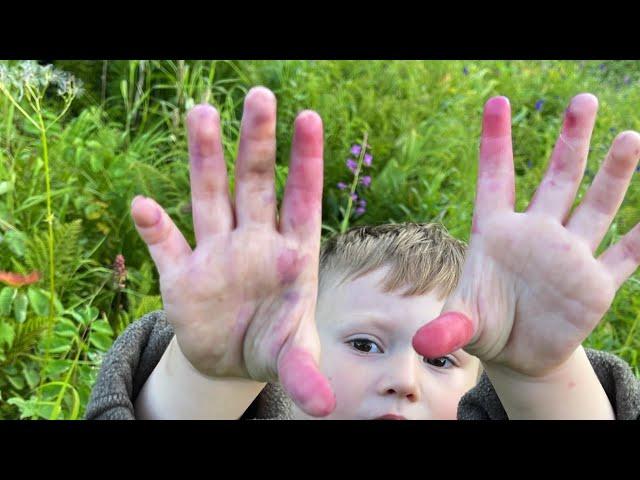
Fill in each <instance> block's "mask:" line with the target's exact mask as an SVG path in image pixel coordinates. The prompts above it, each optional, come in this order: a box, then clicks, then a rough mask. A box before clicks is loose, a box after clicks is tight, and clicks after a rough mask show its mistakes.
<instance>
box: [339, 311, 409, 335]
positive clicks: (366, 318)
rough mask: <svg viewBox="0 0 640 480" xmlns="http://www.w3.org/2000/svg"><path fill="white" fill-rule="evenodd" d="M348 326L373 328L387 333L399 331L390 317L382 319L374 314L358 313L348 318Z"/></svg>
mask: <svg viewBox="0 0 640 480" xmlns="http://www.w3.org/2000/svg"><path fill="white" fill-rule="evenodd" d="M347 325H348V326H349V327H350V328H353V327H369V328H371V327H373V328H377V329H380V330H384V331H386V332H393V331H395V330H397V329H398V327H397V325H394V324H393V322H392V321H391V320H390V319H389V317H382V316H380V315H377V314H374V313H358V314H354V315H351V316H349V317H348V320H347Z"/></svg>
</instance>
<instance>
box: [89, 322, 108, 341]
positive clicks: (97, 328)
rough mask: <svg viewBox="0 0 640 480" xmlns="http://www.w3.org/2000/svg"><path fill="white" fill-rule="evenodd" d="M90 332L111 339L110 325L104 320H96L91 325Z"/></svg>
mask: <svg viewBox="0 0 640 480" xmlns="http://www.w3.org/2000/svg"><path fill="white" fill-rule="evenodd" d="M91 331H92V332H95V333H99V334H102V335H106V336H108V337H110V338H111V337H113V330H112V329H111V325H109V322H107V321H106V320H98V321H96V322H93V324H92V325H91Z"/></svg>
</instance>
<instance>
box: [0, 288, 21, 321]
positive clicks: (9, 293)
mask: <svg viewBox="0 0 640 480" xmlns="http://www.w3.org/2000/svg"><path fill="white" fill-rule="evenodd" d="M17 294H18V290H17V289H15V288H13V287H4V288H3V289H2V291H1V292H0V317H8V316H9V314H10V313H11V304H12V303H13V300H14V299H15V298H16V295H17Z"/></svg>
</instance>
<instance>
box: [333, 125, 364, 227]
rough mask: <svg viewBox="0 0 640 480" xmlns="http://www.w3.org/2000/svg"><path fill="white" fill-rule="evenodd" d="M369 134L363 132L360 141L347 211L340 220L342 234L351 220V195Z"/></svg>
mask: <svg viewBox="0 0 640 480" xmlns="http://www.w3.org/2000/svg"><path fill="white" fill-rule="evenodd" d="M368 137H369V134H368V133H367V132H364V138H363V139H362V148H361V149H360V155H359V156H358V166H357V167H356V171H355V173H354V174H353V182H351V189H350V190H349V200H348V203H347V211H346V212H345V214H344V218H343V219H342V224H341V225H340V233H344V232H346V231H347V228H348V227H349V219H350V218H351V208H352V207H353V194H354V193H355V192H356V188H357V187H358V177H359V176H360V170H361V169H362V161H363V160H364V156H365V154H366V153H367V139H368Z"/></svg>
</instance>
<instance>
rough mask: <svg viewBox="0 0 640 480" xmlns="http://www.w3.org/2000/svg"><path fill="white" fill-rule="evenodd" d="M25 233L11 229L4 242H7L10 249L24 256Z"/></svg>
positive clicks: (19, 255)
mask: <svg viewBox="0 0 640 480" xmlns="http://www.w3.org/2000/svg"><path fill="white" fill-rule="evenodd" d="M25 239H26V237H25V235H24V233H22V232H19V231H17V230H9V231H8V232H7V233H6V235H5V236H4V239H3V242H4V243H6V244H7V246H8V247H9V250H11V251H12V252H13V253H15V254H16V255H17V256H18V257H24V242H25Z"/></svg>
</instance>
